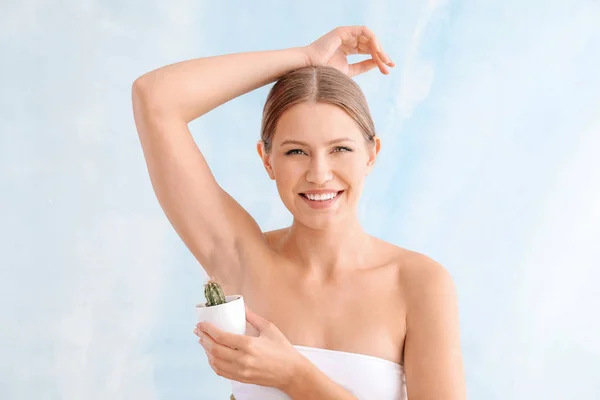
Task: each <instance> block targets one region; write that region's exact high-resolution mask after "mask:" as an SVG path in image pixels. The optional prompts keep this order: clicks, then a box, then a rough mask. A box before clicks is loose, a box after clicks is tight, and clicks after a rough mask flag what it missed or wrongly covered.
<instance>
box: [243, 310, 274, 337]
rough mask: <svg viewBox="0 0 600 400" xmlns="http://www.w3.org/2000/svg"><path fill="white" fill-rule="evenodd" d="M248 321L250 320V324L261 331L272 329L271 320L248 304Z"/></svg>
mask: <svg viewBox="0 0 600 400" xmlns="http://www.w3.org/2000/svg"><path fill="white" fill-rule="evenodd" d="M246 321H248V322H249V323H250V325H252V326H253V327H254V328H256V330H258V331H259V332H264V331H266V330H268V329H270V328H271V325H272V324H271V322H270V321H267V320H266V319H264V318H263V317H261V316H260V315H258V314H256V313H255V312H254V311H252V310H250V309H249V308H248V306H246Z"/></svg>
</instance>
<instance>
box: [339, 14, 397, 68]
mask: <svg viewBox="0 0 600 400" xmlns="http://www.w3.org/2000/svg"><path fill="white" fill-rule="evenodd" d="M340 36H341V38H342V41H343V42H344V43H350V42H352V40H353V39H354V38H360V37H361V36H363V37H364V38H366V39H368V47H369V52H368V53H369V54H371V57H372V58H373V60H375V62H376V63H377V66H378V67H379V70H380V71H381V73H382V74H387V73H388V72H389V71H388V70H387V67H386V66H385V64H384V62H383V61H382V60H381V57H383V54H382V55H380V54H379V53H382V52H383V49H382V47H381V44H380V43H379V40H378V39H377V36H375V33H373V31H372V30H370V29H369V28H367V27H366V26H362V25H359V26H345V27H342V28H340Z"/></svg>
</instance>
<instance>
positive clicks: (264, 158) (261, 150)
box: [256, 139, 275, 180]
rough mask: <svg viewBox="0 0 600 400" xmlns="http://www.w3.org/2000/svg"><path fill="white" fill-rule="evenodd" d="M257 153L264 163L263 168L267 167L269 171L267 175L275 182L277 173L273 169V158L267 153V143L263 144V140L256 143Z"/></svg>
mask: <svg viewBox="0 0 600 400" xmlns="http://www.w3.org/2000/svg"><path fill="white" fill-rule="evenodd" d="M256 151H257V153H258V155H259V157H260V159H261V161H262V163H263V166H264V167H265V170H266V171H267V174H268V175H269V178H271V179H272V180H275V173H274V172H273V167H272V166H271V157H270V155H269V154H268V153H267V152H266V151H265V142H263V141H262V139H261V140H259V141H258V143H256Z"/></svg>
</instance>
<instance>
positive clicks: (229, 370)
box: [206, 353, 239, 381]
mask: <svg viewBox="0 0 600 400" xmlns="http://www.w3.org/2000/svg"><path fill="white" fill-rule="evenodd" d="M206 357H207V359H208V365H210V367H211V368H212V369H213V371H215V373H216V374H217V375H219V376H222V377H223V378H226V379H233V380H236V381H237V380H239V379H237V378H238V377H237V376H235V372H236V368H235V365H234V364H233V363H232V362H231V361H228V360H222V359H220V358H218V357H214V356H212V355H211V354H210V353H206Z"/></svg>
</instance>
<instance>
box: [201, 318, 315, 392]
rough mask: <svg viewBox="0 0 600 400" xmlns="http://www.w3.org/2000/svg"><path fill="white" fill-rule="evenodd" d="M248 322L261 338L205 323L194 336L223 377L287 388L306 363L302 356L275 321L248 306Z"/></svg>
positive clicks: (211, 364)
mask: <svg viewBox="0 0 600 400" xmlns="http://www.w3.org/2000/svg"><path fill="white" fill-rule="evenodd" d="M246 320H247V321H248V322H249V323H250V324H251V325H252V326H253V327H254V328H256V330H257V331H258V332H259V336H258V337H254V336H247V335H236V334H233V333H229V332H225V331H222V330H220V329H218V328H217V327H215V326H214V325H213V324H210V323H206V322H202V323H198V324H197V325H196V329H195V330H194V333H195V334H196V335H197V336H198V337H200V343H201V344H202V346H203V347H204V350H205V351H206V356H207V357H208V362H209V364H210V366H211V368H212V369H213V371H215V373H216V374H217V375H219V376H222V377H224V378H226V379H231V380H234V381H238V382H243V383H252V384H255V385H261V386H271V387H275V388H278V389H283V388H285V387H287V386H289V385H290V384H291V383H292V379H294V377H295V375H296V372H297V371H299V370H300V368H302V367H303V366H304V365H305V363H306V361H307V360H306V358H304V356H302V355H301V354H300V353H299V352H298V351H297V350H296V349H295V348H294V347H293V346H292V344H291V343H290V342H289V341H288V340H287V338H286V337H285V336H284V335H283V333H281V331H280V330H279V329H278V328H277V327H276V326H275V325H274V324H273V323H271V322H269V321H267V320H266V319H264V318H262V317H260V316H259V315H257V314H255V313H254V312H252V311H251V310H250V309H249V308H248V307H246Z"/></svg>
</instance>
